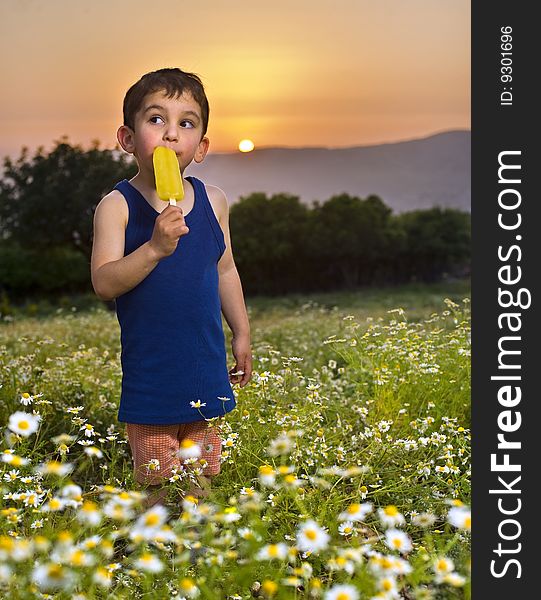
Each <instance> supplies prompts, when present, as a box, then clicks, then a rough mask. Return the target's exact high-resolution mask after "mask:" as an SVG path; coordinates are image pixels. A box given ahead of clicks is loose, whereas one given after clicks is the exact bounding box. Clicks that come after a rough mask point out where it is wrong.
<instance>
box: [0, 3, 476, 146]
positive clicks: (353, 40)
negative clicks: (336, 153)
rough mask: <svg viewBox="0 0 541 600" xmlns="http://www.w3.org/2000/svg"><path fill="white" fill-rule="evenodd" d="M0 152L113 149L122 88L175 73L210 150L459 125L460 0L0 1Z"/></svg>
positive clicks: (466, 121) (465, 29)
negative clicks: (148, 76)
mask: <svg viewBox="0 0 541 600" xmlns="http://www.w3.org/2000/svg"><path fill="white" fill-rule="evenodd" d="M0 65H1V73H2V95H1V99H0V103H1V106H2V111H1V113H0V156H4V155H6V154H10V155H12V156H18V154H19V152H20V149H21V147H22V146H23V145H27V146H29V147H30V148H31V149H34V148H35V147H37V146H38V145H40V144H41V145H44V146H45V147H46V148H49V147H51V145H52V142H53V141H54V140H56V139H58V138H60V137H61V136H62V135H67V136H68V138H69V140H70V142H72V143H81V144H82V145H83V146H87V145H88V144H89V143H90V141H91V140H93V139H98V140H100V142H101V144H102V147H113V146H114V145H115V143H116V137H115V134H116V129H117V128H118V126H119V125H120V124H121V122H122V100H123V97H124V94H125V92H126V90H127V88H128V87H129V86H130V85H131V84H132V83H134V82H135V81H136V80H137V79H139V77H140V76H141V75H142V74H143V73H145V72H147V71H151V70H154V69H157V68H161V67H165V66H178V67H181V68H183V69H184V70H188V71H193V72H196V73H198V74H199V75H200V76H201V77H202V79H203V81H204V83H205V87H206V90H207V95H208V97H209V101H210V107H211V116H210V124H209V131H208V135H209V137H210V140H211V151H215V152H226V151H233V150H235V149H236V147H237V144H238V142H239V141H240V140H242V139H244V138H249V139H251V140H253V142H254V143H255V145H256V148H257V147H261V146H293V147H299V146H326V147H343V146H354V145H367V144H375V143H380V142H390V141H398V140H405V139H411V138H417V137H424V136H426V135H430V134H432V133H436V132H440V131H445V130H449V129H469V127H470V2H469V0H407V1H406V0H371V1H370V0H274V1H273V2H263V1H258V0H249V1H248V0H201V1H200V2H198V3H195V2H193V1H190V2H188V1H185V0H160V1H159V2H152V1H150V0H92V1H90V0H89V1H88V2H81V1H76V2H74V1H73V0H2V2H1V3H0Z"/></svg>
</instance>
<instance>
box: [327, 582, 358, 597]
mask: <svg viewBox="0 0 541 600" xmlns="http://www.w3.org/2000/svg"><path fill="white" fill-rule="evenodd" d="M323 599H324V600H359V592H358V591H357V588H355V587H353V586H352V585H348V584H343V585H333V586H332V588H330V589H329V590H327V591H326V592H325V596H323Z"/></svg>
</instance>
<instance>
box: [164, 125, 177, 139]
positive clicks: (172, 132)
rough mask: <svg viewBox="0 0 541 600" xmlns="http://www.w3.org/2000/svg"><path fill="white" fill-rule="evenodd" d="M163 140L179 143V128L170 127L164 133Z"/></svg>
mask: <svg viewBox="0 0 541 600" xmlns="http://www.w3.org/2000/svg"><path fill="white" fill-rule="evenodd" d="M163 139H164V140H165V141H167V142H177V141H178V132H177V128H176V127H174V126H169V127H168V128H167V129H166V131H165V133H164V136H163Z"/></svg>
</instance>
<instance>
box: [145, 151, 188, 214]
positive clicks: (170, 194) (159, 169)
mask: <svg viewBox="0 0 541 600" xmlns="http://www.w3.org/2000/svg"><path fill="white" fill-rule="evenodd" d="M152 162H153V164H154V178H155V180H156V191H157V192H158V196H159V197H160V198H161V199H162V200H164V201H165V202H167V201H169V204H172V205H173V206H176V205H177V200H182V198H184V187H183V185H182V177H181V176H180V168H179V166H178V160H177V155H176V154H175V153H174V151H173V150H171V148H166V147H165V146H156V148H154V152H153V154H152Z"/></svg>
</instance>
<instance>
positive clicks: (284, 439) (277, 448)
mask: <svg viewBox="0 0 541 600" xmlns="http://www.w3.org/2000/svg"><path fill="white" fill-rule="evenodd" d="M292 449H293V440H292V439H291V438H290V437H288V436H287V435H280V436H278V437H277V438H275V439H274V440H272V441H271V443H270V446H269V447H268V449H267V453H268V454H269V455H270V456H285V455H287V454H289V453H290V452H291V450H292Z"/></svg>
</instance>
